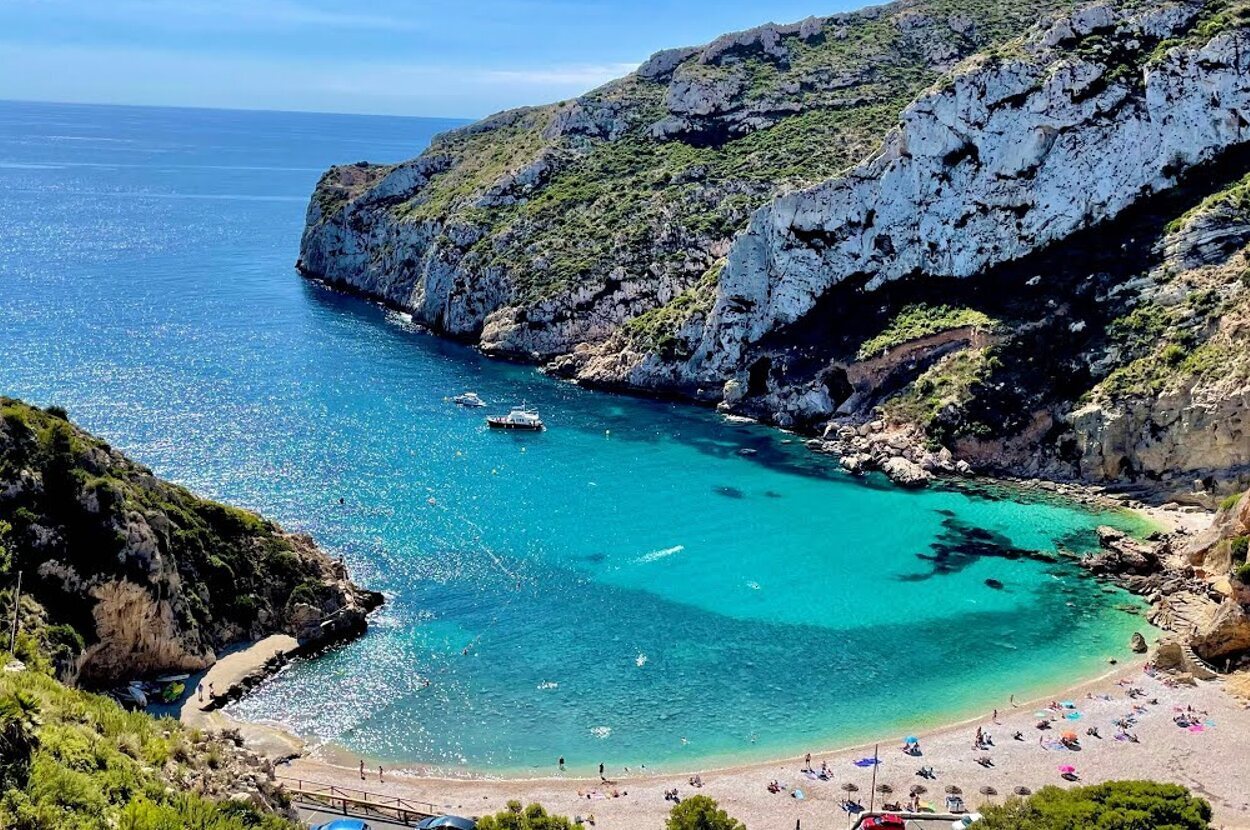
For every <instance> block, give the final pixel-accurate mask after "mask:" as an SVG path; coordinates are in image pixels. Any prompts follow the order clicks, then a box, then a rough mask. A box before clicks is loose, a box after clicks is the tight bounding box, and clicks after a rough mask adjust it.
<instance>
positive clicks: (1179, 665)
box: [1154, 637, 1185, 672]
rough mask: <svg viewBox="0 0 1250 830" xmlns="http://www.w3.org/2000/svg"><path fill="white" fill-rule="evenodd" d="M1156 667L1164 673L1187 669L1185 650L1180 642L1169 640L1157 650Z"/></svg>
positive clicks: (1161, 642) (1161, 643)
mask: <svg viewBox="0 0 1250 830" xmlns="http://www.w3.org/2000/svg"><path fill="white" fill-rule="evenodd" d="M1154 664H1155V667H1156V668H1158V669H1161V670H1162V671H1170V672H1175V671H1181V670H1183V669H1184V668H1185V649H1184V647H1183V646H1182V645H1181V644H1180V641H1179V640H1176V639H1174V638H1171V637H1169V638H1167V639H1165V640H1162V641H1160V643H1159V647H1158V648H1156V649H1155V656H1154Z"/></svg>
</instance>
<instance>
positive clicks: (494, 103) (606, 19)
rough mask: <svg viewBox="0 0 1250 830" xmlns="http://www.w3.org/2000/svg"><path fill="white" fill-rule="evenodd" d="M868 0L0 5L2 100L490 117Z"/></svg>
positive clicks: (126, 0)
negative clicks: (677, 51) (663, 57)
mask: <svg viewBox="0 0 1250 830" xmlns="http://www.w3.org/2000/svg"><path fill="white" fill-rule="evenodd" d="M859 5H863V2H859V0H773V2H769V3H760V2H752V0H633V2H629V1H628V0H622V1H621V2H611V0H438V1H437V2H436V1H435V0H0V98H13V99H24V100H45V101H79V102H95V103H129V104H169V105H183V106H203V107H242V108H263V109H293V110H314V111H328V112H365V113H394V114H401V115H432V116H466V117H474V116H481V115H486V114H488V113H490V112H494V111H496V110H500V109H504V108H507V107H511V106H517V105H520V104H529V103H543V102H546V101H552V100H559V99H562V98H567V97H571V96H573V95H575V94H577V93H579V92H583V91H585V90H587V89H590V88H592V87H594V86H597V85H598V84H600V83H602V82H603V81H606V80H608V79H610V78H613V77H616V76H618V75H621V74H623V73H624V72H627V71H629V70H630V69H633V68H634V67H635V66H636V65H637V64H638V63H639V62H640V61H642V60H643V59H645V58H646V57H647V56H648V55H649V54H651V53H652V52H654V51H656V50H658V49H663V48H667V47H670V46H681V45H687V44H696V43H703V42H706V41H708V40H711V39H712V38H714V37H715V36H716V35H718V34H721V33H723V32H727V31H733V30H737V29H744V28H748V27H750V26H754V25H757V24H759V23H764V22H767V21H769V20H774V21H777V22H787V21H791V20H799V19H802V18H804V17H806V16H808V15H809V14H830V13H832V12H835V11H841V10H845V9H848V8H853V7H855V6H859Z"/></svg>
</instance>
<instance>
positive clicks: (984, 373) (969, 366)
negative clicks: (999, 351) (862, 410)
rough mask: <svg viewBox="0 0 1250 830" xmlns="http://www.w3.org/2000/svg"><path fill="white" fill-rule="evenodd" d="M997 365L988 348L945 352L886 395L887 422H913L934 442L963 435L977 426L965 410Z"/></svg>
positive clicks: (948, 440)
mask: <svg viewBox="0 0 1250 830" xmlns="http://www.w3.org/2000/svg"><path fill="white" fill-rule="evenodd" d="M998 365H999V364H998V359H997V357H996V356H995V354H994V352H993V350H991V349H989V348H980V349H966V350H964V351H959V352H955V353H954V354H950V355H947V356H946V357H944V358H942V359H941V360H939V361H938V362H937V363H935V364H933V366H931V367H929V368H928V369H927V370H925V371H924V372H922V373H921V374H920V376H919V377H917V378H916V380H914V381H913V382H912V383H911V384H909V385H908V386H907V387H906V388H904V389H903V390H902V391H901V392H899V393H898V394H897V395H895V396H893V397H891V398H889V399H888V400H887V401H886V402H885V403H884V404H883V405H882V410H883V412H884V413H885V415H886V417H887V418H888V419H889V420H890V421H892V422H894V423H908V424H916V425H918V426H920V427H921V428H922V429H924V430H925V432H926V434H927V435H928V436H929V437H930V439H932V440H933V441H935V442H937V443H940V444H950V443H951V442H953V441H954V440H955V439H956V438H958V437H961V436H962V435H965V434H969V433H973V432H976V430H977V425H976V424H972V423H968V422H966V420H965V417H964V412H965V410H966V408H967V405H968V403H969V402H970V401H971V400H972V398H973V397H974V395H975V394H976V390H977V387H978V385H979V384H981V383H983V382H984V381H985V380H986V379H987V378H988V377H989V375H990V373H991V372H993V370H994V369H995V368H996V367H997V366H998Z"/></svg>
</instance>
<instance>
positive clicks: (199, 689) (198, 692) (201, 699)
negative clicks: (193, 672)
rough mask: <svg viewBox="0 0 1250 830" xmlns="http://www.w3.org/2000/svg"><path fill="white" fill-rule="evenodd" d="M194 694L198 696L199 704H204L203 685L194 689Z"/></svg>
mask: <svg viewBox="0 0 1250 830" xmlns="http://www.w3.org/2000/svg"><path fill="white" fill-rule="evenodd" d="M195 693H196V694H198V695H199V696H200V703H203V702H204V684H203V683H201V684H200V685H198V686H196V687H195Z"/></svg>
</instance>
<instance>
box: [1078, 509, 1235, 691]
mask: <svg viewBox="0 0 1250 830" xmlns="http://www.w3.org/2000/svg"><path fill="white" fill-rule="evenodd" d="M1248 534H1250V493H1246V494H1243V495H1242V496H1241V497H1240V498H1239V499H1236V500H1233V502H1232V503H1231V504H1229V505H1226V506H1224V507H1223V508H1222V509H1221V510H1220V511H1219V512H1218V513H1216V514H1215V515H1214V517H1213V519H1212V522H1211V523H1210V525H1209V526H1208V527H1206V528H1205V529H1202V530H1200V531H1198V532H1192V531H1190V530H1188V529H1187V528H1186V527H1179V528H1176V529H1174V530H1173V531H1171V532H1168V533H1154V534H1151V536H1150V537H1148V538H1147V540H1145V541H1138V540H1135V539H1133V538H1132V537H1130V536H1128V535H1127V534H1125V533H1123V532H1121V531H1118V530H1116V529H1114V528H1110V527H1103V528H1099V542H1100V544H1101V546H1102V551H1101V552H1100V553H1098V554H1095V555H1091V556H1087V557H1085V558H1083V559H1082V560H1081V562H1080V564H1081V566H1082V567H1083V568H1085V569H1086V570H1087V571H1088V572H1089V573H1090V574H1092V575H1093V576H1095V577H1097V578H1100V579H1104V580H1107V581H1109V582H1111V583H1113V584H1115V585H1118V586H1120V587H1122V588H1124V589H1125V590H1128V591H1130V592H1132V593H1134V594H1136V595H1138V596H1141V597H1143V598H1144V599H1145V600H1146V601H1147V602H1148V603H1149V605H1150V610H1149V612H1148V614H1147V619H1148V620H1149V621H1150V622H1151V624H1153V625H1155V626H1157V627H1158V628H1160V629H1162V630H1164V631H1166V632H1168V633H1167V635H1166V636H1165V637H1164V638H1162V640H1161V641H1160V644H1159V648H1158V650H1157V653H1156V656H1155V663H1156V665H1158V666H1159V667H1160V668H1164V669H1168V670H1172V671H1179V672H1182V673H1187V674H1189V675H1190V676H1192V677H1195V678H1198V679H1204V680H1208V679H1213V678H1215V677H1217V676H1220V675H1226V674H1230V673H1232V672H1234V671H1238V670H1240V669H1244V668H1247V667H1250V613H1247V607H1248V606H1250V586H1247V585H1246V584H1245V583H1244V582H1243V581H1242V579H1244V577H1245V573H1244V572H1243V571H1242V570H1240V569H1237V566H1238V564H1239V563H1238V559H1239V558H1240V559H1244V556H1245V553H1244V547H1245V544H1246V540H1247V537H1248ZM1239 547H1240V548H1242V551H1241V552H1240V553H1238V548H1239Z"/></svg>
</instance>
